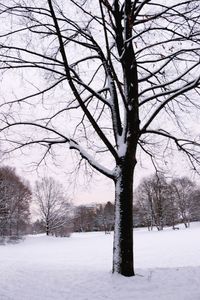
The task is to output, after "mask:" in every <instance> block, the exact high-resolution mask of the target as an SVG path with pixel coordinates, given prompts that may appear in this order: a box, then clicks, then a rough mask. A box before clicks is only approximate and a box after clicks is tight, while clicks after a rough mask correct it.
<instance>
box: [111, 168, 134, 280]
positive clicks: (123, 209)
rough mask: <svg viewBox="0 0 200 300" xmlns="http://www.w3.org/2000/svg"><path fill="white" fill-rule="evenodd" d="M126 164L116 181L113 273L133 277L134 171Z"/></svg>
mask: <svg viewBox="0 0 200 300" xmlns="http://www.w3.org/2000/svg"><path fill="white" fill-rule="evenodd" d="M130 166H131V164H129V165H128V164H125V166H123V168H121V169H120V171H119V176H118V177H117V179H116V181H115V229H114V243H113V272H114V273H119V274H121V275H124V276H133V275H134V267H133V215H132V212H133V210H132V206H133V170H134V168H132V167H130Z"/></svg>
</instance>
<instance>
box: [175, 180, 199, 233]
mask: <svg viewBox="0 0 200 300" xmlns="http://www.w3.org/2000/svg"><path fill="white" fill-rule="evenodd" d="M171 184H172V187H173V192H174V196H175V198H176V203H177V208H178V213H179V218H180V219H181V220H182V222H183V223H184V225H185V227H186V228H187V227H189V225H190V219H191V216H192V211H193V195H194V192H195V184H194V183H193V182H192V181H191V180H190V179H188V178H187V177H182V178H177V179H173V180H172V182H171Z"/></svg>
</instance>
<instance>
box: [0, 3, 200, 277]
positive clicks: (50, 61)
mask: <svg viewBox="0 0 200 300" xmlns="http://www.w3.org/2000/svg"><path fill="white" fill-rule="evenodd" d="M97 2H98V7H97V5H96V4H97ZM97 2H95V5H94V3H93V1H89V0H88V1H85V0H78V1H74V0H68V1H61V0H60V1H58V0H57V1H56V0H54V1H52V0H41V1H40V4H39V5H38V1H37V0H32V1H30V0H23V1H22V0H18V1H14V0H10V1H9V2H8V3H1V4H0V15H1V19H2V24H3V23H4V20H6V26H3V25H2V28H1V42H0V57H1V65H0V68H1V70H2V71H5V70H7V71H8V72H6V73H4V76H5V77H4V78H8V77H9V75H10V76H11V74H13V73H14V72H15V71H16V72H17V71H18V72H20V75H21V76H22V79H23V83H24V91H23V93H21V94H20V93H17V91H15V92H14V93H13V94H14V98H11V99H7V100H6V103H4V104H2V113H3V116H2V122H3V125H2V135H3V134H4V135H5V136H4V137H5V139H7V140H9V142H10V143H11V146H12V145H13V144H15V148H21V147H23V146H24V145H31V144H37V145H40V146H41V147H43V148H44V150H45V152H44V154H43V158H45V157H46V155H47V154H48V153H49V152H52V151H53V150H52V149H54V146H55V145H58V144H68V146H69V148H70V149H72V150H75V151H76V152H78V153H79V154H80V157H81V158H82V159H83V160H84V161H87V162H88V164H89V165H90V166H91V167H93V168H94V169H95V170H97V171H98V172H100V173H102V174H104V175H105V176H107V177H108V178H110V179H111V180H112V181H113V182H114V185H115V234H114V255H113V271H114V272H117V273H120V274H123V275H125V276H132V275H134V268H133V232H132V227H133V220H132V200H133V174H134V170H135V166H136V163H137V158H136V156H137V153H138V154H139V152H141V151H143V152H144V153H145V154H147V155H148V156H149V157H150V159H151V160H152V162H153V164H154V165H155V166H156V167H157V165H156V160H155V158H156V157H157V158H158V159H159V158H160V159H161V160H162V162H163V154H166V155H167V154H169V151H168V150H170V153H171V151H173V150H175V149H178V150H180V151H182V152H183V153H184V154H185V155H186V157H187V158H188V160H189V161H190V163H191V164H192V167H193V168H194V169H195V170H196V169H197V166H198V164H199V156H198V147H199V137H197V134H196V131H195V130H194V132H193V134H192V135H188V132H187V130H186V128H185V127H187V126H186V125H187V122H186V125H185V124H184V121H185V119H184V118H185V116H188V113H189V112H190V111H191V110H192V109H193V107H195V109H197V108H199V104H198V98H199V94H198V93H199V83H200V75H199V74H200V72H199V71H200V70H199V64H200V63H199V54H200V51H199V50H200V45H199V21H200V20H199V18H200V17H199V16H200V14H199V1H197V0H190V1H189V0H188V1H180V0H174V1H164V0H163V1H157V0H141V1H138V0H134V1H131V0H123V1H117V0H113V1H111V0H106V1H104V0H99V1H97ZM9 22H10V24H9ZM42 76H44V77H45V78H46V79H48V80H46V81H44V80H43V79H42V78H44V77H42ZM38 77H39V78H40V80H38ZM38 81H39V82H38ZM26 91H27V93H26ZM6 96H7V91H6V92H5V95H4V97H6ZM28 105H31V109H32V112H31V114H29V116H27V110H29V106H28ZM39 105H40V106H39ZM36 106H37V107H38V106H39V107H40V116H38V118H37V117H34V113H33V108H34V107H36ZM10 107H12V112H13V113H11V111H10V110H8V109H10ZM25 113H26V114H25ZM69 113H70V120H71V134H70V133H69V132H68V131H70V128H69V126H68V123H69ZM184 113H186V114H185V115H184ZM24 115H26V117H24ZM73 116H74V118H73ZM190 116H191V115H190ZM58 120H59V121H58ZM183 124H184V126H183ZM25 125H26V126H27V128H30V127H33V126H34V128H35V132H34V133H33V132H32V133H31V134H29V136H28V138H27V139H22V136H23V137H24V132H23V135H20V130H19V131H18V135H16V130H17V128H20V127H21V126H25ZM188 127H190V124H188ZM177 128H178V129H179V130H178V129H177ZM175 129H176V130H175ZM27 130H28V129H27ZM13 131H14V133H15V138H14V137H13V135H12V133H13ZM17 137H19V138H17ZM2 138H3V137H2ZM16 145H17V147H16ZM55 149H57V148H55ZM161 154H162V155H161ZM157 162H159V160H157Z"/></svg>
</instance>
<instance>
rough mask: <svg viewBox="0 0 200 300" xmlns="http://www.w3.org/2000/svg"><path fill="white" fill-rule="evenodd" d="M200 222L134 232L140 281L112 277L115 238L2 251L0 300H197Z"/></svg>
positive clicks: (98, 236)
mask: <svg viewBox="0 0 200 300" xmlns="http://www.w3.org/2000/svg"><path fill="white" fill-rule="evenodd" d="M199 236H200V223H193V224H192V225H191V228H189V229H184V228H181V229H180V230H175V231H173V230H171V229H166V230H164V231H163V232H157V231H156V230H155V231H153V232H148V231H147V230H146V229H138V230H135V233H134V244H135V252H136V253H135V265H136V276H135V277H132V278H125V277H122V276H119V275H113V274H112V273H111V271H110V270H111V261H112V234H111V235H105V234H104V233H102V232H101V233H80V234H73V235H72V237H70V238H54V237H46V236H44V235H37V236H28V237H27V238H26V240H25V241H24V242H21V243H19V244H16V245H6V246H0V300H36V299H37V300H46V299H47V300H48V299H54V300H65V299H66V300H122V299H123V300H144V299H148V300H157V299H159V300H176V299H178V300H179V299H180V300H186V299H187V300H199V299H200V285H199V278H200V238H199Z"/></svg>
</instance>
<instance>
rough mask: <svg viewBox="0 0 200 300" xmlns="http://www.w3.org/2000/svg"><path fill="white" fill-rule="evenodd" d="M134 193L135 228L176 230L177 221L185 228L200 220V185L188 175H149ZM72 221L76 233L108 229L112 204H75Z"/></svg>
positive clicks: (111, 219)
mask: <svg viewBox="0 0 200 300" xmlns="http://www.w3.org/2000/svg"><path fill="white" fill-rule="evenodd" d="M134 195H135V198H134V199H135V201H134V203H133V211H134V214H133V215H134V218H133V224H134V227H147V228H148V229H149V230H152V229H153V228H157V230H163V228H164V227H165V226H171V227H172V228H173V229H178V226H177V224H179V223H183V224H184V225H185V227H186V228H188V227H189V226H190V222H191V221H200V188H199V187H198V186H197V185H196V184H195V183H194V182H193V181H192V180H190V179H189V178H187V177H181V178H173V179H171V180H167V179H166V177H165V176H164V175H162V174H155V175H151V176H149V177H146V178H143V179H142V181H141V183H140V184H139V186H138V187H137V189H136V190H135V192H134ZM73 223H74V231H75V232H82V231H84V232H87V231H103V230H104V231H105V232H109V231H111V230H113V228H114V204H113V203H111V202H109V201H108V202H107V203H106V204H93V205H80V206H77V207H75V209H74V218H73Z"/></svg>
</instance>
